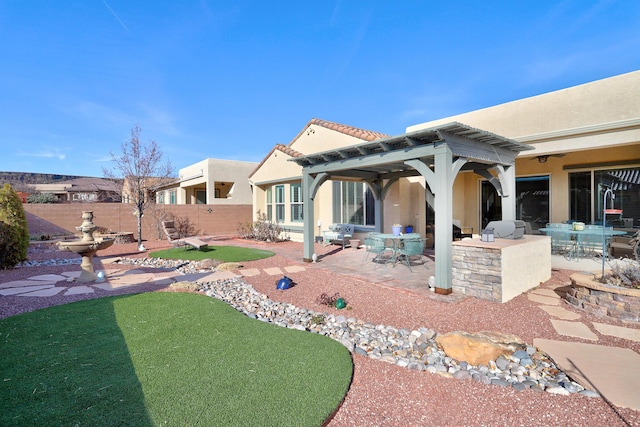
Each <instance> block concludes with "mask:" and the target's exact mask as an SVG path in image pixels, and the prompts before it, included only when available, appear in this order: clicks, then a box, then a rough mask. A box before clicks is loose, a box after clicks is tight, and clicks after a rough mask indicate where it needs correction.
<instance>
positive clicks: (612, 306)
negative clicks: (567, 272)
mask: <svg viewBox="0 0 640 427" xmlns="http://www.w3.org/2000/svg"><path fill="white" fill-rule="evenodd" d="M569 277H570V278H571V288H570V289H569V290H568V291H567V295H566V296H565V299H566V300H567V302H568V303H569V304H571V305H572V306H574V307H576V308H580V309H583V310H585V311H587V312H589V313H592V314H595V315H596V316H600V317H611V318H613V319H616V320H623V321H627V322H636V323H638V322H640V289H629V288H623V287H620V286H612V285H607V284H604V283H600V282H598V281H596V280H594V279H595V277H594V275H593V274H591V273H574V274H572V275H571V276H569Z"/></svg>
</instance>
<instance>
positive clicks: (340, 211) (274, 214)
mask: <svg viewBox="0 0 640 427" xmlns="http://www.w3.org/2000/svg"><path fill="white" fill-rule="evenodd" d="M384 137H388V135H385V134H382V133H379V132H373V131H369V130H364V129H359V128H356V127H352V126H347V125H342V124H339V123H334V122H331V121H326V120H321V119H315V118H314V119H311V120H310V121H309V122H308V123H307V124H306V125H305V126H304V127H303V128H302V130H301V131H300V132H299V133H298V134H297V135H296V136H295V137H294V138H293V139H292V140H291V141H290V142H289V144H287V145H284V144H276V145H275V146H274V147H273V148H272V149H271V151H270V152H269V153H268V154H267V156H266V157H265V158H264V159H263V160H262V162H260V164H258V165H257V167H256V168H255V170H254V171H253V172H252V173H251V174H250V175H249V181H250V183H251V185H252V187H253V210H254V220H256V219H257V218H258V216H259V215H263V214H264V215H266V216H267V218H268V219H269V220H271V221H274V222H278V223H280V224H281V225H282V226H283V227H284V228H286V229H288V231H289V236H290V237H291V239H292V240H295V241H302V239H303V237H302V232H303V220H304V218H303V213H302V207H303V194H302V186H301V184H302V168H301V167H300V166H299V165H297V164H296V163H294V162H292V161H291V160H293V159H295V158H298V157H301V156H303V155H306V154H311V153H316V152H318V151H323V150H328V149H333V148H340V147H345V146H350V145H354V144H359V143H363V142H367V141H373V140H376V139H380V138H384ZM316 201H317V202H316V204H315V206H316V210H315V212H314V217H315V220H316V221H315V228H316V230H315V231H316V234H317V235H319V234H320V233H321V232H322V230H325V229H326V228H327V226H328V225H329V224H331V223H349V224H354V225H355V226H356V232H364V231H372V230H373V227H374V216H373V204H372V203H373V202H372V196H371V193H370V191H369V192H368V191H367V186H366V185H365V184H364V183H362V182H356V181H351V182H349V181H333V182H332V183H330V184H326V185H323V186H322V188H320V190H319V192H318V195H317V197H316Z"/></svg>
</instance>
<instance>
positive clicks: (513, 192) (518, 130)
mask: <svg viewBox="0 0 640 427" xmlns="http://www.w3.org/2000/svg"><path fill="white" fill-rule="evenodd" d="M638 94H640V71H636V72H632V73H628V74H623V75H619V76H614V77H611V78H607V79H603V80H599V81H595V82H591V83H587V84H583V85H579V86H575V87H571V88H568V89H564V90H560V91H555V92H550V93H546V94H542V95H539V96H534V97H530V98H525V99H521V100H517V101H513V102H509V103H506V104H502V105H498V106H494V107H489V108H485V109H481V110H477V111H472V112H469V113H465V114H460V115H457V116H452V117H446V118H442V119H439V120H434V121H430V122H426V123H421V124H417V125H413V126H409V127H408V128H407V129H406V133H405V134H403V135H398V136H395V137H389V136H388V135H383V134H380V133H377V132H373V131H364V130H361V129H356V128H352V127H349V126H345V125H338V124H336V123H333V122H325V121H322V120H317V119H313V120H311V121H310V122H309V123H308V124H307V125H306V126H305V127H304V128H303V129H302V131H301V132H300V133H299V134H298V135H297V136H296V137H295V138H294V139H293V140H292V141H291V142H290V143H289V144H288V145H286V146H285V145H276V146H275V147H274V148H273V149H272V150H271V152H270V153H269V154H268V155H267V157H265V159H264V160H263V161H262V162H261V163H260V165H259V166H258V167H257V168H256V170H255V171H254V172H253V173H252V174H251V175H250V177H249V179H250V181H251V184H252V185H253V188H254V193H253V207H254V211H255V212H258V211H260V212H264V213H265V214H266V215H267V217H268V218H269V219H270V220H273V221H277V222H279V223H281V224H282V225H283V226H284V227H286V228H288V229H289V231H290V236H291V237H292V238H293V239H298V240H301V241H304V243H305V244H304V256H303V257H304V259H305V260H310V259H311V254H312V253H313V243H312V240H314V239H313V236H314V235H318V234H320V232H321V231H322V230H323V229H325V228H326V226H327V224H329V223H350V224H354V225H355V231H356V235H358V234H359V233H366V232H368V231H374V230H375V231H385V232H389V231H390V227H391V225H392V224H394V223H399V224H403V225H408V224H411V225H414V231H417V232H419V233H422V234H426V233H427V231H432V230H433V228H432V226H434V224H435V223H438V224H440V225H439V226H438V227H435V232H434V235H435V239H431V240H435V243H436V246H435V248H436V261H437V262H436V263H437V264H438V263H441V265H440V266H438V265H437V266H436V277H435V280H436V291H438V290H439V289H440V290H443V292H442V293H448V292H450V291H451V272H450V271H451V261H450V259H451V243H450V242H451V237H452V232H451V223H452V221H453V220H454V219H456V220H457V221H458V222H459V223H460V224H461V225H464V226H468V227H472V228H473V229H474V232H475V233H476V234H477V233H479V232H480V230H482V228H483V227H484V226H485V225H486V224H487V223H488V222H489V221H492V220H497V219H507V220H508V219H521V220H523V221H525V222H526V224H527V226H528V227H527V228H528V231H529V232H530V233H536V230H537V229H538V228H542V227H544V225H545V224H546V223H547V222H564V221H570V220H577V221H582V222H585V223H598V222H601V221H602V216H603V207H604V206H603V194H604V190H605V189H606V188H610V189H612V190H614V193H615V194H616V199H615V207H616V208H619V209H622V210H623V214H622V215H618V216H614V217H611V218H609V217H608V218H606V219H607V222H608V223H610V224H614V225H616V226H617V227H620V228H626V229H628V230H633V227H638V226H640V97H639V96H638ZM434 193H436V194H439V195H440V196H439V197H440V198H439V199H436V198H435V197H434ZM254 215H256V214H254ZM305 216H306V219H305ZM436 218H438V220H437V221H436ZM434 235H432V236H431V237H434ZM439 259H440V260H442V261H438V260H439Z"/></svg>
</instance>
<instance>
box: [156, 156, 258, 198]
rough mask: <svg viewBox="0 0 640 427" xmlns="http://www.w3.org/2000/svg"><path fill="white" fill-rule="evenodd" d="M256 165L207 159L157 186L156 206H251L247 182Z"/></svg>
mask: <svg viewBox="0 0 640 427" xmlns="http://www.w3.org/2000/svg"><path fill="white" fill-rule="evenodd" d="M256 165H258V163H257V162H243V161H237V160H222V159H212V158H208V159H205V160H202V161H200V162H198V163H194V164H192V165H190V166H187V167H184V168H182V169H180V171H179V173H178V178H177V179H176V180H173V181H171V182H168V183H166V184H163V185H159V186H157V187H155V189H154V191H155V197H156V203H159V204H168V205H169V204H171V205H175V204H178V205H195V204H221V205H224V204H233V205H241V204H248V205H250V204H251V203H252V200H253V198H252V193H251V186H250V185H249V182H248V181H247V177H248V176H249V174H250V173H251V172H252V171H253V170H254V169H255V167H256Z"/></svg>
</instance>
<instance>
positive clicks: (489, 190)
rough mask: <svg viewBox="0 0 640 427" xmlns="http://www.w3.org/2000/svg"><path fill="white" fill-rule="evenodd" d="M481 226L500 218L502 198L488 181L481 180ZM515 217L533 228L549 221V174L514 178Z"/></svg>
mask: <svg viewBox="0 0 640 427" xmlns="http://www.w3.org/2000/svg"><path fill="white" fill-rule="evenodd" d="M481 213H482V228H484V227H486V226H487V224H488V223H489V222H491V221H496V220H500V219H502V199H501V198H500V196H499V195H498V192H497V191H496V189H495V188H494V187H493V185H491V184H490V183H489V182H488V181H483V182H482V208H481ZM516 219H519V220H522V221H525V222H528V223H529V224H531V228H532V229H533V230H537V229H538V228H542V227H544V226H545V225H546V224H547V222H549V176H548V175H541V176H527V177H521V178H516Z"/></svg>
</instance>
